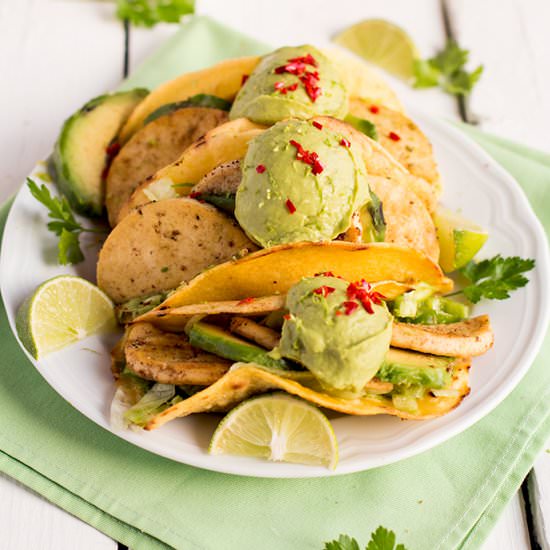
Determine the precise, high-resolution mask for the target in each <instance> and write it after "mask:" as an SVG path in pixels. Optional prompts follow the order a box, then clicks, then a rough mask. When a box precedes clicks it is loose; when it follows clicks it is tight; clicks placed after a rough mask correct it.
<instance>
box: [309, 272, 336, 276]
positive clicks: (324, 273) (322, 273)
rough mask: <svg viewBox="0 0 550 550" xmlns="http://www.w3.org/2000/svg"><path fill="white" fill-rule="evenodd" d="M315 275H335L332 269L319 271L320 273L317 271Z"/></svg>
mask: <svg viewBox="0 0 550 550" xmlns="http://www.w3.org/2000/svg"><path fill="white" fill-rule="evenodd" d="M314 277H334V273H333V272H332V271H319V273H315V275H314Z"/></svg>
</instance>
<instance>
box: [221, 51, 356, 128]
mask: <svg viewBox="0 0 550 550" xmlns="http://www.w3.org/2000/svg"><path fill="white" fill-rule="evenodd" d="M347 110H348V96H347V92H346V89H345V87H344V84H343V82H342V79H341V78H340V75H339V74H338V71H337V69H336V67H334V65H333V64H332V63H331V61H330V60H329V59H327V57H325V56H324V55H323V54H322V53H321V52H320V51H319V50H317V49H316V48H314V47H313V46H308V45H306V46H297V47H285V48H280V49H278V50H275V51H274V52H272V53H270V54H268V55H266V56H264V57H263V58H262V59H261V61H260V63H259V64H258V66H257V67H256V69H254V71H253V72H252V74H251V75H250V76H249V78H248V79H247V80H246V81H245V83H244V85H243V86H242V88H241V89H240V90H239V93H238V94H237V97H236V98H235V101H234V103H233V106H232V108H231V111H230V113H229V117H230V118H231V119H235V118H240V117H246V118H249V119H250V120H252V121H254V122H258V123H260V124H267V125H270V124H274V123H275V122H277V121H279V120H283V119H285V118H301V119H307V118H311V117H313V116H315V115H331V116H335V117H337V118H343V117H344V116H345V115H346V113H347Z"/></svg>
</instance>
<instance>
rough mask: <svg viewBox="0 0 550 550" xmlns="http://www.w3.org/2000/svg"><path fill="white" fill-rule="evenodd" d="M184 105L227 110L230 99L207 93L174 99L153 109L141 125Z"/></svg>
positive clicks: (177, 109)
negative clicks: (174, 100) (173, 101)
mask: <svg viewBox="0 0 550 550" xmlns="http://www.w3.org/2000/svg"><path fill="white" fill-rule="evenodd" d="M186 107H210V108H211V109H219V110H220V111H229V109H231V101H227V100H226V99H222V98H221V97H218V96H215V95H209V94H197V95H193V96H191V97H188V98H187V99H185V100H184V101H176V102H175V103H167V104H166V105H162V106H161V107H159V108H158V109H156V110H155V111H153V112H152V113H151V114H150V115H149V116H147V118H146V119H145V120H144V121H143V125H144V126H145V125H146V124H149V122H153V120H156V119H157V118H160V117H161V116H164V115H168V114H170V113H173V112H174V111H179V110H180V109H185V108H186Z"/></svg>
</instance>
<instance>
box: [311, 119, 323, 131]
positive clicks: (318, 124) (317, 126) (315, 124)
mask: <svg viewBox="0 0 550 550" xmlns="http://www.w3.org/2000/svg"><path fill="white" fill-rule="evenodd" d="M311 124H313V126H315V128H317V130H322V129H323V125H322V124H321V123H320V122H317V121H316V120H314V121H313V122H312V123H311Z"/></svg>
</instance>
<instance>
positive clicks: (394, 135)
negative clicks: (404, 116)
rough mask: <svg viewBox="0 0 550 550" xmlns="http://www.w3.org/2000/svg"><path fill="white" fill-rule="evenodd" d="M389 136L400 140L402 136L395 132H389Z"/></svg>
mask: <svg viewBox="0 0 550 550" xmlns="http://www.w3.org/2000/svg"><path fill="white" fill-rule="evenodd" d="M388 137H389V138H390V139H391V140H392V141H399V140H400V139H401V138H400V137H399V136H398V135H397V134H396V133H395V132H390V133H389V134H388Z"/></svg>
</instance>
